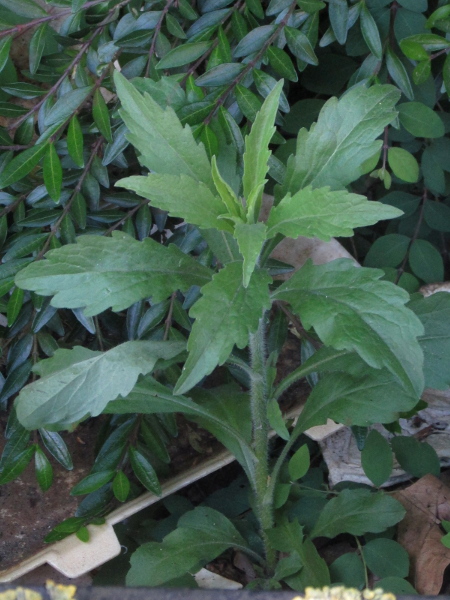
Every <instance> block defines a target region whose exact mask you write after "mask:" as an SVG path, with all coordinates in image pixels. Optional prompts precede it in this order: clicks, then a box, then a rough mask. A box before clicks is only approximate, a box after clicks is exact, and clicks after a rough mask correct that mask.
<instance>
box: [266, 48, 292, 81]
mask: <svg viewBox="0 0 450 600" xmlns="http://www.w3.org/2000/svg"><path fill="white" fill-rule="evenodd" d="M266 55H267V57H268V59H269V64H270V66H271V67H272V69H273V70H274V71H276V73H278V75H280V76H281V77H284V78H285V79H288V80H289V81H293V82H295V81H297V80H298V75H297V71H296V69H295V67H294V64H293V62H292V60H291V59H290V58H289V55H288V54H286V52H285V51H284V50H282V49H281V48H277V47H276V46H269V48H267V52H266Z"/></svg>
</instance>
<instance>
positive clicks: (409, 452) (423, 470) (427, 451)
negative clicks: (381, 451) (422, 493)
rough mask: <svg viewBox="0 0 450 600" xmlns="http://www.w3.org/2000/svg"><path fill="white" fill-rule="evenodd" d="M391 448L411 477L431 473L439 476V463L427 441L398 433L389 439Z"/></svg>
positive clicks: (434, 451)
mask: <svg viewBox="0 0 450 600" xmlns="http://www.w3.org/2000/svg"><path fill="white" fill-rule="evenodd" d="M391 445H392V450H393V451H394V454H395V458H396V459H397V461H398V463H399V464H400V466H401V467H402V469H404V470H405V471H406V472H407V473H410V474H411V475H412V476H413V477H419V478H420V477H425V475H428V474H429V473H431V474H432V475H434V476H435V477H438V476H439V473H440V470H441V465H440V463H439V457H438V455H437V454H436V450H435V449H434V448H433V446H431V445H430V444H428V442H420V441H419V440H416V439H415V438H413V437H408V436H405V435H398V436H396V437H394V438H392V440H391Z"/></svg>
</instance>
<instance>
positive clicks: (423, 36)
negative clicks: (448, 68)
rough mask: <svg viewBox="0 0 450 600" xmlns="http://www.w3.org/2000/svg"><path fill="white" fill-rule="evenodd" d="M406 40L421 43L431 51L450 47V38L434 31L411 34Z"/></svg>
mask: <svg viewBox="0 0 450 600" xmlns="http://www.w3.org/2000/svg"><path fill="white" fill-rule="evenodd" d="M405 41H407V42H413V43H416V44H420V45H421V46H423V48H424V49H425V50H428V51H430V52H436V51H439V50H445V49H446V48H450V40H446V39H445V38H444V37H442V36H440V35H436V34H434V33H419V34H417V35H411V36H410V37H407V38H405ZM400 45H401V42H400Z"/></svg>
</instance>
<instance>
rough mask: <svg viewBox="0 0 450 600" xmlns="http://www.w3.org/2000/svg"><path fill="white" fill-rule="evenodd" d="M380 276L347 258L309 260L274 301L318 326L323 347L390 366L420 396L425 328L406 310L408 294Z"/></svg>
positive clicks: (279, 290)
mask: <svg viewBox="0 0 450 600" xmlns="http://www.w3.org/2000/svg"><path fill="white" fill-rule="evenodd" d="M381 275H382V271H377V270H374V269H364V268H361V269H357V268H355V267H354V266H353V263H352V262H351V261H349V260H347V259H339V260H335V261H333V262H332V263H329V264H326V265H313V264H312V263H311V262H308V263H306V265H305V266H304V267H303V268H302V269H300V271H297V273H295V274H294V275H293V276H292V277H291V278H290V280H289V281H287V282H286V283H284V284H283V285H282V286H281V287H279V288H278V289H277V291H276V292H275V294H274V297H275V298H276V299H280V300H287V301H288V302H290V303H291V305H292V307H293V309H294V310H295V311H296V313H297V314H298V315H300V317H301V319H302V323H303V326H304V327H306V328H309V327H311V326H314V328H315V330H316V332H317V334H318V335H319V337H320V338H321V339H322V341H323V342H324V343H325V344H327V345H330V346H333V347H334V348H336V349H344V348H345V349H348V350H350V349H351V350H354V351H356V352H358V354H359V355H360V356H361V358H362V359H363V360H364V361H365V362H367V363H368V364H369V365H370V366H372V367H374V368H378V369H379V368H381V367H385V368H387V369H388V370H389V371H391V372H392V373H394V374H395V375H396V376H397V377H398V378H399V380H400V381H401V382H402V384H403V386H404V387H405V389H406V390H410V392H411V393H412V395H417V396H420V394H421V393H422V389H423V376H422V370H421V369H422V367H421V365H422V361H423V356H422V351H421V349H420V347H419V343H418V341H417V336H419V335H421V334H422V325H421V323H420V322H419V320H418V319H417V317H416V316H415V315H414V314H413V313H412V312H411V311H410V310H408V309H407V308H405V307H404V304H405V303H406V302H407V298H408V294H407V293H406V292H405V291H404V290H401V289H399V288H398V287H396V286H395V285H393V284H391V283H389V282H387V281H378V280H379V278H380V276H381ZM294 290H295V291H294ZM368 340H370V343H367V341H368ZM356 424H361V425H364V423H356Z"/></svg>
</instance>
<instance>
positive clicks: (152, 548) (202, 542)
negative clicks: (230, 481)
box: [126, 506, 246, 587]
mask: <svg viewBox="0 0 450 600" xmlns="http://www.w3.org/2000/svg"><path fill="white" fill-rule="evenodd" d="M243 546H244V547H246V544H245V541H244V539H243V538H242V537H241V535H240V534H239V532H238V531H237V529H236V528H235V527H234V525H233V524H232V523H231V521H229V520H228V519H227V518H226V517H224V515H222V514H221V513H219V512H217V511H216V510H214V509H212V508H209V507H200V506H199V507H197V508H196V509H194V510H193V511H190V512H188V513H185V514H184V515H183V517H182V518H181V519H180V520H179V522H178V527H177V529H175V530H174V531H172V532H171V533H169V535H167V536H166V537H165V538H164V539H163V541H162V542H161V543H160V544H158V543H156V542H148V543H147V544H143V545H142V546H141V547H140V548H138V550H136V552H134V554H133V555H132V557H131V569H130V570H129V571H128V574H127V580H126V581H127V585H134V586H142V585H145V586H151V587H154V586H159V585H163V584H164V583H166V582H168V581H170V580H171V579H174V578H176V577H180V576H181V575H184V574H185V573H186V572H188V571H190V570H191V569H192V568H193V567H195V566H196V565H197V564H198V563H202V564H206V563H208V562H210V561H211V560H213V559H214V558H216V557H217V556H219V554H222V552H224V551H225V550H226V549H227V548H230V547H243Z"/></svg>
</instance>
